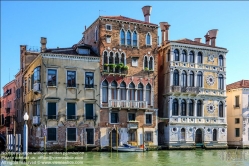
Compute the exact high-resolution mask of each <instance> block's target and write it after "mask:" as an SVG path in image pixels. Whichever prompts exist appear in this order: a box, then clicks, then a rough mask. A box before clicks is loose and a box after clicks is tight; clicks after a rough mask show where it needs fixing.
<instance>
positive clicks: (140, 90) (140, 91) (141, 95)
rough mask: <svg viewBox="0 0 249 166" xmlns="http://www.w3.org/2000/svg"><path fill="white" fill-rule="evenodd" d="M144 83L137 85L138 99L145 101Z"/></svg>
mask: <svg viewBox="0 0 249 166" xmlns="http://www.w3.org/2000/svg"><path fill="white" fill-rule="evenodd" d="M143 89H144V86H143V84H141V83H139V84H138V87H137V101H143V98H144V97H143Z"/></svg>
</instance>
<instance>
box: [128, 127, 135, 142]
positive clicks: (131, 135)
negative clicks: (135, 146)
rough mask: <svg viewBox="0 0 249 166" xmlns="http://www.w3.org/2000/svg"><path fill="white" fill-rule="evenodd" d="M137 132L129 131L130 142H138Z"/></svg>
mask: <svg viewBox="0 0 249 166" xmlns="http://www.w3.org/2000/svg"><path fill="white" fill-rule="evenodd" d="M136 133H137V132H136V130H130V131H129V135H128V136H129V138H128V140H129V141H136V135H137V134H136Z"/></svg>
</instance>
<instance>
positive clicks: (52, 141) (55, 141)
mask: <svg viewBox="0 0 249 166" xmlns="http://www.w3.org/2000/svg"><path fill="white" fill-rule="evenodd" d="M46 142H49V143H55V142H56V143H58V142H57V141H56V140H54V141H48V140H47V141H46Z"/></svg>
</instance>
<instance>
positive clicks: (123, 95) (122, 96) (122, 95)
mask: <svg viewBox="0 0 249 166" xmlns="http://www.w3.org/2000/svg"><path fill="white" fill-rule="evenodd" d="M120 100H126V84H125V82H124V81H122V82H121V84H120Z"/></svg>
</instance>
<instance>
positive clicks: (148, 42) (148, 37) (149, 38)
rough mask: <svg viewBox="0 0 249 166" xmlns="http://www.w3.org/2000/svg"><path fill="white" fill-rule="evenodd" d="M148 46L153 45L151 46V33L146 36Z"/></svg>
mask: <svg viewBox="0 0 249 166" xmlns="http://www.w3.org/2000/svg"><path fill="white" fill-rule="evenodd" d="M146 45H149V46H150V45H152V44H151V34H150V33H147V34H146Z"/></svg>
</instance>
